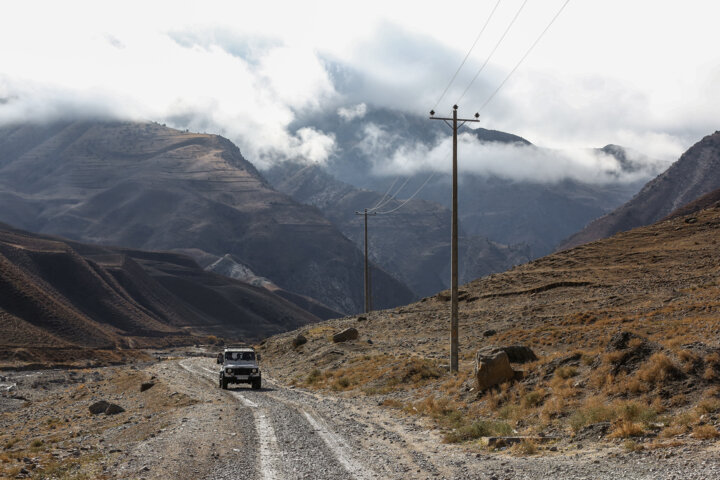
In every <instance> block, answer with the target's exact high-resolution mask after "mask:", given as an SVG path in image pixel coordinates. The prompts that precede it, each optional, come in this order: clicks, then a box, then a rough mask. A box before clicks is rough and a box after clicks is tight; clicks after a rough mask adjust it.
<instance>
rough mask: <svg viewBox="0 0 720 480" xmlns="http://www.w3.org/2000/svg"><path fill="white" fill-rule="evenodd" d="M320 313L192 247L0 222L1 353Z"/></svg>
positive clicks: (233, 330)
mask: <svg viewBox="0 0 720 480" xmlns="http://www.w3.org/2000/svg"><path fill="white" fill-rule="evenodd" d="M319 320H320V319H319V318H318V317H316V316H314V315H312V314H310V313H308V312H307V311H305V310H303V309H301V308H299V307H298V306H296V305H295V304H294V303H292V302H290V301H288V300H285V299H283V298H281V297H279V296H277V295H274V294H272V293H270V292H268V291H267V290H265V289H263V288H259V287H254V286H251V285H248V284H245V283H243V282H240V281H238V280H233V279H230V278H227V277H223V276H221V275H217V274H214V273H211V272H206V271H204V270H202V268H200V266H199V265H197V264H196V263H195V262H194V261H193V260H192V259H191V258H190V257H187V256H184V255H180V254H177V253H172V252H148V251H140V250H132V249H122V248H113V247H100V246H97V245H88V244H83V243H78V242H72V241H67V240H64V239H62V238H59V237H51V236H45V235H37V234H32V233H29V232H25V231H22V230H17V229H15V228H12V227H10V226H8V225H5V224H0V356H3V355H5V354H6V353H7V352H8V350H12V349H17V348H31V349H42V348H54V349H58V348H60V349H62V348H65V349H77V348H80V349H87V348H90V349H116V348H121V349H123V348H140V347H158V346H160V347H162V346H168V345H175V344H189V343H194V342H197V341H198V340H197V337H195V336H193V335H191V334H198V335H209V334H216V335H220V336H223V337H236V338H242V339H244V340H246V341H252V340H258V339H260V338H263V337H264V336H265V335H267V334H268V333H269V332H276V333H279V332H283V331H286V330H288V329H291V328H297V327H300V326H302V325H306V324H309V323H313V322H317V321H319Z"/></svg>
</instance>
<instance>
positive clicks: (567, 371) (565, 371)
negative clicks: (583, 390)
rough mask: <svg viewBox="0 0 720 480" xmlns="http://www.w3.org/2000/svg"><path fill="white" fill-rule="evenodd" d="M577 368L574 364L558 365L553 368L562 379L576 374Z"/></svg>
mask: <svg viewBox="0 0 720 480" xmlns="http://www.w3.org/2000/svg"><path fill="white" fill-rule="evenodd" d="M577 373H578V369H577V367H575V366H572V365H565V366H563V367H558V368H557V369H556V370H555V375H557V376H558V377H559V378H562V379H568V378H570V377H574V376H575V375H577Z"/></svg>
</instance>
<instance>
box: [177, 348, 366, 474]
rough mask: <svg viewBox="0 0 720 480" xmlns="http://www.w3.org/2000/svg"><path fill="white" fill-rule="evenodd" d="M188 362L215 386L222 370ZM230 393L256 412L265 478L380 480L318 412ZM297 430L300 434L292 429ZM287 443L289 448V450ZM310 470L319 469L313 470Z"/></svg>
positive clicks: (273, 398) (183, 363) (265, 395)
mask: <svg viewBox="0 0 720 480" xmlns="http://www.w3.org/2000/svg"><path fill="white" fill-rule="evenodd" d="M188 363H189V360H183V361H181V362H179V364H180V366H181V367H182V368H184V369H185V370H187V371H188V372H190V373H193V374H195V375H200V376H202V377H203V378H207V379H209V380H211V381H213V383H214V379H215V376H216V375H217V372H215V371H213V370H211V369H209V368H206V367H203V366H201V365H198V366H190V365H189V364H188ZM228 393H230V394H231V395H232V396H234V397H235V398H236V399H237V400H239V401H240V402H241V403H242V404H243V405H245V406H246V407H249V408H250V409H251V411H252V413H253V417H254V421H255V428H256V431H257V434H258V438H259V443H260V445H259V451H260V472H261V474H262V478H263V479H266V480H276V479H285V478H307V474H308V473H312V474H313V475H315V476H314V477H313V478H355V479H357V480H365V479H371V478H376V475H375V474H374V473H373V472H372V470H370V469H369V468H368V467H366V466H364V465H362V464H361V463H360V462H358V461H357V460H356V459H355V458H353V455H352V453H351V450H352V449H351V448H350V447H349V446H348V444H347V443H346V442H345V440H344V439H343V438H342V437H341V436H340V435H338V434H337V433H335V432H334V431H333V430H332V429H331V428H330V427H329V426H328V424H327V422H325V421H324V420H323V419H322V417H321V416H320V415H318V414H317V413H316V412H313V411H311V410H310V409H309V408H307V407H303V406H298V405H296V404H294V402H288V401H286V400H284V399H282V398H280V397H279V396H277V395H273V394H272V393H270V392H267V391H266V392H262V391H261V392H252V394H253V395H255V396H256V398H255V400H257V402H256V401H253V400H250V399H249V398H247V396H246V395H243V394H242V393H241V392H239V391H232V390H230V391H228ZM258 393H260V395H258ZM273 420H274V421H275V422H276V423H278V425H282V428H281V429H280V430H279V432H278V433H276V430H275V428H274V427H273V425H272V423H273ZM293 427H294V429H295V431H292V430H293ZM308 433H310V435H307V434H308ZM313 434H316V435H313ZM318 437H319V439H317V438H318ZM278 439H280V441H279V440H278ZM281 443H282V445H283V446H287V447H288V448H285V449H284V448H283V447H282V446H281ZM328 453H329V454H330V456H329V457H328V455H327V454H328ZM308 469H310V470H313V469H314V470H315V471H313V472H307V470H308Z"/></svg>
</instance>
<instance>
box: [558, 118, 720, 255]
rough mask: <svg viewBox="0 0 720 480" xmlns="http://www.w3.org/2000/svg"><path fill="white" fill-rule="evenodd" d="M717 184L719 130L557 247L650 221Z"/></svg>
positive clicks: (578, 243)
mask: <svg viewBox="0 0 720 480" xmlns="http://www.w3.org/2000/svg"><path fill="white" fill-rule="evenodd" d="M717 188H720V132H715V133H714V134H712V135H708V136H707V137H705V138H703V139H702V140H700V141H699V142H698V143H696V144H695V145H693V146H692V147H691V148H690V149H689V150H688V151H687V152H685V153H684V154H683V155H682V156H681V157H680V159H679V160H678V161H677V162H675V163H674V164H672V165H671V166H670V168H668V169H667V170H666V171H665V172H664V173H662V174H661V175H659V176H658V177H657V178H655V179H654V180H652V181H650V182H648V183H647V184H646V185H645V186H644V187H643V188H642V190H640V192H639V193H638V194H637V195H635V196H634V197H633V198H632V199H631V200H630V201H629V202H627V203H626V204H624V205H623V206H621V207H619V208H617V209H616V210H614V211H612V212H610V213H609V214H607V215H605V216H602V217H600V218H598V219H597V220H595V221H593V222H591V223H590V224H588V225H587V226H586V227H585V228H584V229H582V230H581V231H579V232H578V233H576V234H574V235H573V236H571V237H570V238H568V239H567V240H565V241H564V242H563V243H562V244H560V246H559V247H558V250H564V249H567V248H571V247H575V246H577V245H582V244H583V243H587V242H591V241H593V240H597V239H600V238H606V237H609V236H611V235H613V234H615V233H617V232H622V231H627V230H630V229H632V228H635V227H640V226H643V225H650V224H651V223H654V222H657V221H658V220H660V219H662V218H664V217H665V216H666V215H669V214H670V213H671V212H672V211H674V210H676V209H678V208H680V207H682V206H683V205H685V204H687V203H690V202H692V201H693V200H695V199H697V198H698V197H700V196H702V195H705V194H707V193H709V192H712V191H713V190H715V189H717Z"/></svg>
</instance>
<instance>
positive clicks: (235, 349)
mask: <svg viewBox="0 0 720 480" xmlns="http://www.w3.org/2000/svg"><path fill="white" fill-rule="evenodd" d="M225 351H226V352H254V351H255V349H254V348H253V347H225Z"/></svg>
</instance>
